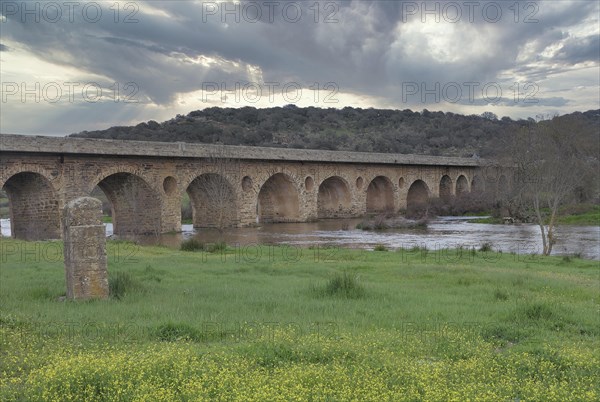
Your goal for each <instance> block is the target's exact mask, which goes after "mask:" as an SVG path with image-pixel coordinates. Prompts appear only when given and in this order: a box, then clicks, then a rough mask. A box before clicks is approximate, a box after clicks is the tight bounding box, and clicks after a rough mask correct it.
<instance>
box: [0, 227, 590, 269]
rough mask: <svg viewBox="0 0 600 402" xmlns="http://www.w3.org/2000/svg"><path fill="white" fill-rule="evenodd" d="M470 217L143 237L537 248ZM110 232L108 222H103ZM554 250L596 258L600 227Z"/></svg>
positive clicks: (529, 236)
mask: <svg viewBox="0 0 600 402" xmlns="http://www.w3.org/2000/svg"><path fill="white" fill-rule="evenodd" d="M469 219H472V218H470V217H439V218H437V219H435V220H433V221H431V222H430V224H429V225H428V227H427V229H399V230H387V231H381V232H368V231H362V230H358V229H355V227H356V224H357V223H359V222H360V219H333V220H322V221H318V222H311V223H278V224H264V225H261V226H260V227H254V228H234V229H226V230H223V231H219V230H216V229H198V230H194V228H193V227H192V225H183V227H182V229H183V232H182V233H173V234H162V235H158V236H143V237H139V238H138V239H137V240H138V241H139V242H140V243H142V244H163V245H166V246H169V247H174V248H175V247H178V246H179V244H180V243H181V241H182V240H183V239H186V238H189V237H195V238H197V239H198V240H199V241H201V242H204V243H215V242H219V241H224V242H226V243H227V244H230V245H235V244H239V245H241V246H243V245H249V244H290V245H294V246H300V247H308V246H310V245H326V244H334V245H337V246H340V247H349V248H362V249H372V248H373V247H374V246H375V245H376V244H383V245H385V246H386V247H388V248H390V249H397V248H401V247H404V248H412V247H413V246H421V247H422V246H426V247H427V248H428V249H429V250H439V249H444V248H456V247H460V246H462V247H466V248H470V247H476V248H479V247H480V246H481V244H483V243H486V242H489V243H491V244H492V245H493V249H494V250H502V251H503V252H516V253H519V254H531V253H536V254H538V253H540V252H541V250H542V243H541V238H540V235H539V228H538V227H537V226H536V225H490V224H481V223H469V222H468V220H469ZM0 223H1V226H2V235H4V236H10V222H9V221H8V219H3V220H1V221H0ZM106 231H107V235H112V224H107V225H106ZM557 239H558V240H557V244H556V245H555V246H554V250H553V254H555V255H565V254H574V253H579V254H581V256H582V257H584V258H590V259H596V260H600V227H598V226H566V225H565V226H559V227H558V228H557Z"/></svg>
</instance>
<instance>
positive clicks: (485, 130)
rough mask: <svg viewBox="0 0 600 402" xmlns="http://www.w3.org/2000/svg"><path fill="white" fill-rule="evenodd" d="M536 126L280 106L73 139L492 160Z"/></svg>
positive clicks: (591, 115)
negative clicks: (518, 135)
mask: <svg viewBox="0 0 600 402" xmlns="http://www.w3.org/2000/svg"><path fill="white" fill-rule="evenodd" d="M568 116H573V117H574V118H575V119H576V120H578V121H579V122H580V123H581V126H583V127H586V130H587V131H584V132H581V133H578V135H581V136H583V137H590V136H593V135H594V134H595V133H596V132H597V131H595V127H598V125H599V123H600V110H596V111H588V112H584V113H580V112H577V113H573V114H571V115H568ZM536 124H538V122H537V121H536V120H534V119H531V118H530V119H527V120H513V119H511V118H509V117H502V118H500V119H498V117H497V116H496V115H494V114H493V113H490V112H485V113H483V114H482V115H469V116H465V115H461V114H455V113H450V112H447V113H444V112H432V111H428V110H423V111H421V112H416V111H411V110H408V109H407V110H389V109H373V108H369V109H361V108H353V107H345V108H343V109H333V108H329V109H321V108H315V107H307V108H299V107H296V106H294V105H287V106H284V107H272V108H266V109H256V108H254V107H242V108H218V107H212V108H207V109H203V110H196V111H193V112H190V113H189V114H187V115H186V116H184V115H177V116H176V117H174V118H172V119H170V120H168V121H164V122H162V123H158V122H156V121H153V120H151V121H148V122H143V123H140V124H138V125H135V126H115V127H110V128H108V129H106V130H97V131H83V132H80V133H76V134H72V136H74V137H87V138H109V139H124V140H142V141H166V142H176V141H181V142H199V143H210V144H227V145H247V146H265V147H284V148H307V149H327V150H339V151H359V152H391V153H404V154H409V153H415V154H423V155H444V156H463V157H470V156H473V155H477V156H480V157H491V156H496V155H498V154H499V152H500V151H501V149H502V147H503V144H504V143H506V142H507V141H508V139H509V137H510V134H511V133H513V132H515V131H518V130H520V129H523V128H524V127H529V126H531V125H536Z"/></svg>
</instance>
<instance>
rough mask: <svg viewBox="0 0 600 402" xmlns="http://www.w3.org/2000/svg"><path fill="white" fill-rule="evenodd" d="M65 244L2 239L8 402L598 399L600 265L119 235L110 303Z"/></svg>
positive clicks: (0, 349) (0, 390)
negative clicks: (199, 243) (70, 289)
mask: <svg viewBox="0 0 600 402" xmlns="http://www.w3.org/2000/svg"><path fill="white" fill-rule="evenodd" d="M60 245H61V243H59V242H40V243H25V242H21V241H15V240H12V239H6V238H2V239H1V243H0V250H1V252H2V254H1V255H0V263H1V266H0V357H1V358H0V373H2V376H0V399H1V400H19V399H21V400H42V399H44V398H41V397H40V395H41V394H42V392H46V393H47V398H57V399H63V398H64V399H67V395H76V396H77V397H76V398H84V397H83V396H82V395H87V396H86V397H85V398H84V399H88V400H111V399H112V397H113V396H114V392H116V391H115V389H116V388H115V387H117V385H115V384H121V385H119V386H118V388H119V387H120V388H119V389H122V390H123V392H124V393H125V395H126V396H124V397H123V400H128V399H134V398H135V397H136V395H137V397H139V396H140V395H146V396H148V395H149V396H148V399H151V400H158V399H161V398H162V399H163V400H185V399H186V398H189V399H190V400H197V399H199V398H200V396H202V398H204V399H218V398H225V399H237V400H253V399H254V400H261V399H262V400H272V399H276V398H277V397H278V396H281V395H283V396H284V397H283V398H284V399H293V398H292V395H295V394H294V392H304V394H302V395H304V398H305V399H306V398H308V397H309V395H312V397H313V399H327V398H325V397H323V396H324V395H329V397H328V398H329V399H330V400H347V399H352V395H354V398H355V399H359V400H425V399H426V400H448V399H460V400H464V399H472V400H476V399H478V398H483V399H488V400H491V399H493V400H514V399H515V398H520V399H521V400H567V399H569V395H571V394H569V392H575V393H577V397H576V398H575V399H578V398H579V399H580V400H594V399H595V398H596V397H597V396H600V387H599V385H598V382H597V381H596V380H597V378H598V376H599V375H600V369H599V368H598V367H600V361H598V358H597V357H594V356H596V354H595V353H594V351H597V350H598V349H599V348H600V341H599V336H600V322H599V316H598V311H599V309H600V294H599V292H598V289H599V288H600V268H599V265H598V262H597V261H589V260H583V259H579V258H574V257H572V258H569V259H563V258H560V257H536V256H517V255H512V254H509V253H503V254H496V253H494V252H493V251H491V252H490V251H488V252H478V251H473V252H471V251H469V252H466V251H464V252H459V251H451V252H444V253H442V252H439V251H429V252H423V250H416V249H415V250H400V251H398V252H372V251H361V250H343V249H336V248H332V247H329V248H320V247H313V248H312V249H301V250H299V249H298V250H294V252H291V251H290V248H289V247H283V246H282V247H275V246H262V247H260V248H259V247H246V248H226V249H223V248H222V247H221V246H219V249H218V250H216V251H215V250H213V252H206V251H197V252H185V251H179V250H174V249H170V248H166V247H139V246H137V245H134V244H132V243H128V242H114V241H109V242H108V262H109V267H108V268H109V279H110V284H111V285H110V287H111V295H112V297H110V298H109V299H108V300H104V301H89V302H69V301H66V302H65V301H59V298H60V297H61V296H63V295H64V294H65V276H64V266H63V262H62V258H61V254H60ZM23 250H26V251H28V252H25V253H23V252H22V251H23ZM434 368H435V370H434ZM432 370H433V371H432ZM486 373H487V374H486ZM494 373H495V374H494ZM315 376H316V377H319V378H321V380H316V379H314V378H316V377H315ZM319 381H320V382H319ZM130 383H131V384H130ZM128 384H129V385H128ZM269 384H270V385H269ZM420 384H421V385H420ZM549 384H550V385H551V386H550V385H549ZM86 387H88V388H86ZM295 390H296V391H295ZM553 392H554V393H555V394H553ZM106 393H108V394H106ZM187 393H191V394H190V395H191V396H189V397H184V396H182V395H188V394H187ZM311 393H312V394H311ZM106 395H111V396H106ZM127 395H128V396H127ZM161 395H162V396H161ZM164 395H167V396H164ZM169 395H170V396H169ZM482 395H487V396H485V397H484V396H482ZM553 395H554V396H553ZM561 398H562V399H561ZM200 399H201V398H200Z"/></svg>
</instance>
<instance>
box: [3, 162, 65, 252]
mask: <svg viewBox="0 0 600 402" xmlns="http://www.w3.org/2000/svg"><path fill="white" fill-rule="evenodd" d="M2 190H4V191H5V192H6V194H7V196H8V203H9V211H10V229H11V235H12V237H14V238H16V239H22V240H48V239H60V238H61V232H60V207H59V198H58V193H57V191H56V190H55V189H54V187H53V186H52V183H51V182H50V180H48V178H46V177H45V176H44V175H42V174H40V173H37V172H29V171H27V172H20V173H16V174H14V175H12V176H10V177H9V178H8V179H7V180H6V181H5V182H4V185H3V186H2Z"/></svg>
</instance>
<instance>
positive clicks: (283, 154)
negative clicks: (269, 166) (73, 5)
mask: <svg viewBox="0 0 600 402" xmlns="http://www.w3.org/2000/svg"><path fill="white" fill-rule="evenodd" d="M0 152H17V153H43V154H86V155H111V156H144V157H166V158H229V159H240V160H273V161H301V162H330V163H331V162H334V163H361V164H385V165H427V166H480V165H481V164H482V160H479V159H476V158H456V157H446V156H429V155H414V154H389V153H370V152H346V151H322V150H315V149H292V148H266V147H249V146H239V145H215V144H198V143H195V144H193V143H184V142H155V141H126V140H106V139H93V138H73V137H46V136H27V135H15V134H1V135H0Z"/></svg>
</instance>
